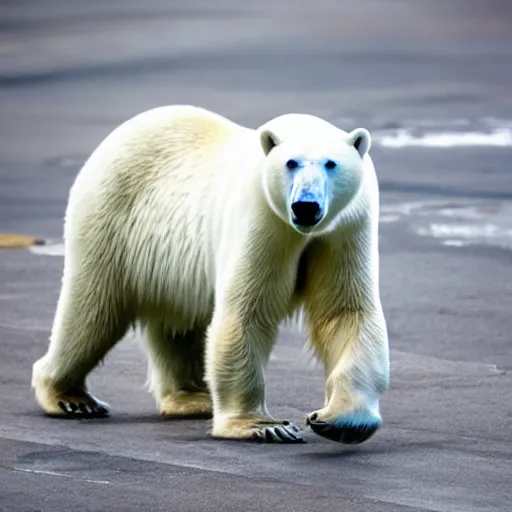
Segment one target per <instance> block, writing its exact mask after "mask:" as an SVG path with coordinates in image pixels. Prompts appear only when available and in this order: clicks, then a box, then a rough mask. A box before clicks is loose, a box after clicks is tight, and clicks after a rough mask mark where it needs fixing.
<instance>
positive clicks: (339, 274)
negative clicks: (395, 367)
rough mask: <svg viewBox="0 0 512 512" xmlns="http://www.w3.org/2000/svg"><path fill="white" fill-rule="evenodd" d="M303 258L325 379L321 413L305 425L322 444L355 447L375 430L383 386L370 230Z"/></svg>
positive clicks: (385, 373)
mask: <svg viewBox="0 0 512 512" xmlns="http://www.w3.org/2000/svg"><path fill="white" fill-rule="evenodd" d="M307 258H308V260H307V265H308V267H307V283H306V287H305V295H304V308H305V314H306V318H307V321H308V324H309V331H310V342H311V345H312V348H313V350H314V351H315V353H316V355H317V356H318V358H319V359H320V360H321V361H322V363H323V365H324V368H325V376H326V401H325V406H324V407H323V408H322V409H319V410H317V411H314V412H312V413H311V414H310V415H309V416H308V418H307V423H308V424H309V425H310V427H311V429H312V430H313V431H314V432H316V433H317V434H319V435H321V436H323V437H326V438H328V439H331V440H334V441H339V442H342V443H349V444H357V443H362V442H364V441H366V440H367V439H368V438H369V437H371V436H372V435H373V434H374V433H375V431H376V430H377V429H378V428H379V427H380V426H381V424H382V419H381V415H380V411H379V400H380V396H381V394H382V393H383V392H384V391H385V390H386V389H387V388H388V385H389V348H388V335H387V327H386V321H385V318H384V314H383V311H382V306H381V303H380V297H379V290H378V268H377V266H378V254H377V242H376V230H375V229H371V226H367V229H366V230H362V231H361V232H359V233H358V234H357V235H354V236H353V237H349V236H346V237H345V239H343V240H339V239H338V240H336V239H335V240H333V241H327V242H322V243H320V244H318V245H316V246H314V247H312V250H311V251H310V253H309V254H308V255H307Z"/></svg>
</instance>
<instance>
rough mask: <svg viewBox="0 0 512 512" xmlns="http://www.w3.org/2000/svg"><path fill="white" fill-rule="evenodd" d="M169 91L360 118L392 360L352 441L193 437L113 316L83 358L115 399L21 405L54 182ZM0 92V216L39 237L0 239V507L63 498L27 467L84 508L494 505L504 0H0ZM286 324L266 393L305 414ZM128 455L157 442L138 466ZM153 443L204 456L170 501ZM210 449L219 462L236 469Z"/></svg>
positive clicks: (504, 345) (508, 136) (48, 250)
mask: <svg viewBox="0 0 512 512" xmlns="http://www.w3.org/2000/svg"><path fill="white" fill-rule="evenodd" d="M173 103H191V104H194V105H198V106H202V107H206V108H209V109H212V110H214V111H216V112H218V113H220V114H223V115H225V116H227V117H229V118H231V119H233V120H234V121H237V122H239V123H242V124H246V125H248V126H251V127H257V126H258V125H259V124H262V123H264V122H265V121H267V120H268V119H270V118H271V117H274V116H277V115H279V114H282V113H287V112H303V113H310V114H315V115H319V116H322V117H324V118H326V119H327V120H329V121H331V122H333V123H335V124H337V125H338V126H340V127H341V128H343V129H346V130H350V129H353V128H355V127H357V126H364V127H366V128H368V129H370V130H371V132H372V135H373V141H374V142H373V147H372V150H371V154H372V157H373V160H374V162H375V165H376V169H377V174H378V177H379V180H380V187H381V218H380V222H381V233H380V236H381V239H380V245H381V291H382V301H383V304H384V309H385V313H386V316H387V319H388V328H389V333H390V345H391V355H392V371H393V373H392V388H391V390H390V392H389V393H388V394H387V395H386V398H385V399H384V401H383V415H384V420H385V428H384V429H383V430H382V432H380V433H379V434H378V435H377V436H376V437H375V438H374V440H372V442H371V443H370V444H368V445H367V446H365V447H364V448H363V449H362V452H357V451H355V452H348V453H349V455H346V454H347V452H346V451H345V452H342V450H341V449H340V447H339V446H337V445H333V444H329V443H324V442H323V441H322V440H320V439H316V438H312V439H311V442H310V443H309V444H308V445H307V447H305V448H301V449H300V450H299V451H297V450H295V451H294V450H287V451H286V452H284V451H280V452H275V451H270V450H267V451H261V448H256V449H253V448H252V447H251V448H245V447H240V446H239V445H235V446H233V445H222V444H212V443H211V442H210V441H209V439H208V438H207V436H206V434H205V432H206V427H205V425H204V423H199V424H192V425H191V424H190V423H188V424H185V423H183V422H175V423H173V424H172V425H167V424H165V425H163V424H162V423H161V422H159V421H158V420H157V419H156V420H155V419H153V417H154V414H155V412H154V405H153V403H152V399H151V397H149V395H147V393H146V392H145V391H144V390H143V389H142V384H143V382H144V373H145V363H144V361H143V358H141V356H140V352H139V351H138V348H137V347H136V340H134V339H130V340H128V341H127V342H126V343H123V344H121V345H120V346H119V347H118V348H116V350H115V351H114V352H113V354H112V355H111V356H109V358H108V360H107V363H106V365H105V367H102V368H101V369H99V370H98V371H97V372H96V373H95V374H94V375H93V377H92V382H93V384H94V389H95V390H96V391H98V394H99V395H100V398H104V399H106V400H107V401H109V402H111V405H112V406H113V414H114V415H116V417H117V418H118V420H115V418H113V419H112V421H110V420H108V422H106V423H104V424H103V425H101V424H97V423H94V424H90V425H89V426H85V425H84V424H81V423H78V424H77V423H75V424H72V425H70V423H69V422H64V423H62V422H48V420H46V419H45V418H43V417H42V416H40V415H39V413H38V410H37V407H36V405H35V402H34V400H33V397H32V394H31V391H30V388H29V383H30V371H31V365H32V362H33V361H34V360H35V359H37V358H38V357H40V356H41V355H42V354H43V353H44V352H45V350H46V344H47V340H48V335H49V331H50V328H51V322H52V319H53V314H54V311H55V304H56V300H57V296H58V291H59V285H60V278H61V271H62V264H63V259H62V245H61V236H62V227H63V226H62V222H63V215H64V211H65V207H66V201H67V194H68V191H69V187H70V186H71V183H72V181H73V179H74V177H75V175H76V173H77V172H78V170H79V169H80V167H81V165H82V164H83V162H84V160H85V159H86V158H87V156H88V155H89V154H90V153H91V152H92V151H93V150H94V148H95V147H96V146H97V145H98V144H99V143H100V142H101V140H102V139H103V138H104V137H105V136H106V135H107V134H108V133H109V132H110V131H111V130H112V129H114V128H115V127H116V126H117V125H118V124H120V123H121V122H123V121H124V120H126V119H128V118H129V117H131V116H133V115H135V114H137V113H139V112H141V111H143V110H146V109H149V108H152V107H156V106H161V105H166V104H173ZM0 113H1V118H0V232H4V233H20V234H26V235H31V236H34V237H37V238H41V239H45V240H46V241H47V245H46V246H36V247H32V248H30V250H23V251H19V250H3V251H0V376H1V377H0V384H1V388H0V394H1V396H2V405H3V407H2V408H1V409H0V454H6V455H0V463H2V464H0V466H1V465H3V466H4V467H6V468H15V467H16V468H18V469H19V468H21V469H22V470H23V471H25V470H26V471H25V473H20V472H18V473H12V472H10V471H4V472H2V471H1V470H0V489H1V488H2V482H3V483H4V484H5V485H4V487H3V488H4V489H8V490H9V492H7V491H4V494H3V496H4V499H5V500H6V501H5V502H4V503H5V504H6V505H5V508H2V507H1V506H0V509H1V510H4V509H5V510H9V511H10V510H17V511H21V510H22V508H21V506H22V505H23V506H25V507H26V508H23V510H25V509H26V510H33V508H30V507H31V506H33V507H36V506H37V507H39V505H40V504H41V503H44V507H48V510H50V509H51V510H53V511H55V510H68V509H67V508H66V503H62V502H59V501H58V500H57V497H56V496H52V495H49V494H48V491H47V489H49V488H52V489H60V487H59V486H60V485H61V484H60V483H59V482H60V480H59V479H58V478H57V477H55V478H54V479H53V480H52V479H51V477H49V476H47V477H45V478H49V479H50V480H48V481H47V480H44V478H43V476H37V477H36V476H34V475H39V474H40V473H37V471H42V472H44V471H50V472H57V473H58V472H59V471H60V472H61V473H63V474H67V473H69V472H70V471H71V474H72V475H75V477H73V478H75V480H74V481H73V483H74V484H75V493H76V494H75V498H74V499H75V504H82V505H84V504H87V503H88V501H87V500H88V498H90V497H91V496H96V497H97V499H98V502H97V504H96V506H97V508H94V507H93V508H91V510H93V509H94V510H107V509H108V510H118V509H119V510H132V509H131V508H130V507H132V506H133V507H135V508H134V510H141V508H136V507H140V506H142V507H144V506H146V505H147V506H149V505H148V504H149V503H151V504H152V505H151V507H152V508H151V510H160V508H159V507H160V506H163V505H161V504H162V503H166V504H168V505H175V506H176V505H179V504H180V503H181V502H180V501H179V500H181V499H183V500H184V502H183V503H181V505H180V506H181V508H179V509H180V510H187V509H188V508H187V507H189V506H190V507H192V508H191V510H210V508H208V507H212V508H211V510H220V509H223V510H231V509H230V508H229V506H227V505H226V503H231V504H232V506H233V507H234V508H233V510H240V508H237V507H245V509H246V510H249V509H251V508H250V506H249V508H247V507H248V503H249V504H251V503H252V504H253V503H255V501H254V500H256V502H257V503H258V504H259V505H258V507H259V508H258V510H266V509H267V508H268V509H269V510H270V509H273V510H275V509H276V507H277V509H278V510H285V508H279V503H281V504H282V503H285V502H286V503H287V504H288V505H289V506H290V507H292V505H293V504H294V505H293V507H292V508H290V510H302V509H303V508H304V509H308V510H310V509H311V508H312V507H313V506H315V507H316V506H318V505H319V504H323V505H325V506H327V505H328V506H330V507H331V508H332V507H335V510H340V507H342V506H343V507H344V508H343V509H344V510H373V511H380V510H390V511H391V510H392V511H394V512H395V511H401V510H404V511H409V512H410V511H411V510H417V508H416V507H418V509H421V510H439V511H446V512H456V511H463V512H470V511H485V512H492V511H500V512H504V511H505V510H508V508H507V507H508V506H509V504H510V502H509V501H507V500H508V499H509V498H510V478H511V476H512V475H511V473H512V472H511V470H510V465H509V462H510V458H511V457H512V451H511V450H512V448H511V446H512V437H511V432H512V425H511V419H512V416H511V412H510V411H511V410H512V397H511V395H510V386H511V385H512V379H511V377H510V369H512V350H511V348H512V342H511V338H510V333H511V332H512V320H511V317H510V306H511V299H510V297H511V292H512V271H511V263H512V261H511V253H510V250H511V249H512V177H511V172H512V169H511V163H510V162H511V156H512V2H510V1H509V0H488V1H483V0H430V1H428V2H427V1H426V0H358V1H336V0H315V1H314V2H299V1H295V2H294V1H292V0H273V1H271V0H259V1H258V2H249V1H243V0H239V1H235V0H215V1H207V0H181V1H178V0H165V1H164V0H146V1H135V0H115V1H114V0H101V1H100V0H88V1H85V0H74V1H72V2H70V1H64V0H39V1H35V0H32V1H30V0H2V1H1V2H0ZM301 345H302V338H301V337H300V336H298V335H297V334H295V333H292V332H290V331H287V330H283V332H282V335H281V337H280V340H279V343H278V347H277V349H276V353H275V357H274V358H273V360H272V361H271V365H270V369H269V386H270V388H269V403H270V405H271V407H272V408H273V409H275V410H277V411H278V412H279V414H288V415H289V417H290V419H293V420H295V421H298V422H300V423H301V424H303V419H304V417H305V414H306V413H307V412H309V411H310V410H313V409H315V408H317V407H318V405H319V403H320V402H321V401H322V400H323V383H322V372H321V370H320V369H318V368H314V367H311V366H310V365H309V363H308V362H307V358H306V357H305V356H304V354H303V351H302V348H301ZM113 375H114V376H115V377H113ZM119 418H120V419H119ZM142 440H143V441H142ZM162 442H163V443H164V447H162V444H161V443H162ZM2 443H3V444H2ZM31 443H35V444H31ZM49 446H59V447H61V448H59V449H60V450H61V451H58V452H57V453H56V452H55V450H53V449H50V448H48V447H49ZM2 447H3V448H4V449H3V450H2ZM52 450H53V451H52ZM75 450H82V452H80V453H82V455H80V454H79V453H78V452H76V451H75ZM304 450H305V451H304ZM339 452H342V453H345V458H343V459H340V458H339V457H338V454H339ZM48 453H50V455H48ZM83 453H87V454H88V455H83ZM92 453H93V454H94V456H93V455H91V454H92ZM27 454H28V455H27ZM34 454H35V455H34ZM98 454H101V456H100V455H98ZM220 454H222V455H220ZM294 454H295V455H294ZM114 456H115V457H124V458H123V459H122V462H116V463H115V464H118V463H119V464H120V465H122V466H123V467H125V476H124V477H123V478H125V480H122V478H121V477H120V476H113V473H112V471H110V470H109V469H108V468H110V469H111V468H112V467H113V466H112V465H113V464H114V462H112V460H113V459H109V458H108V457H114ZM2 457H4V459H5V460H4V459H2ZM87 457H89V458H87ZM126 457H128V458H129V460H131V461H132V462H129V460H128V459H127V458H126ZM115 460H118V459H115ZM119 460H121V459H119ZM133 460H144V461H153V462H155V463H156V462H158V463H159V464H161V466H150V467H149V469H148V467H146V466H144V471H142V469H141V468H142V466H137V465H136V464H135V463H134V462H133ZM169 461H172V463H173V464H177V465H178V467H179V471H181V472H184V473H183V474H185V473H186V474H187V475H188V473H187V471H189V470H188V469H184V468H187V467H189V466H191V465H192V466H194V467H196V469H197V468H202V469H197V471H202V470H205V471H206V473H205V474H203V473H201V475H200V476H201V482H203V483H202V484H201V485H203V490H204V493H206V494H205V495H204V496H207V497H208V499H205V500H204V502H201V504H198V503H196V504H195V505H192V504H190V502H189V501H187V494H186V493H187V492H188V491H187V489H189V488H188V487H187V485H189V486H190V485H192V484H190V482H193V481H194V480H193V478H192V477H190V478H189V479H188V480H186V482H185V483H184V482H181V485H182V487H180V488H181V489H182V490H181V491H177V490H176V491H173V493H171V494H168V493H167V494H166V490H165V489H166V486H165V485H160V484H158V482H159V480H158V478H160V477H161V475H163V474H165V475H168V474H170V473H168V472H171V473H172V471H173V470H172V468H171V466H169V465H168V463H169ZM507 461H508V464H507ZM115 464H114V465H115ZM133 464H135V466H134V465H133ZM141 464H142V463H141ZM116 467H117V466H116ZM283 467H286V468H289V472H287V473H286V474H283V470H282V468H283ZM70 468H71V469H70ZM84 468H85V469H84ZM170 468H171V469H170ZM340 468H345V469H344V473H343V478H340V473H339V472H340V471H341V469H340ZM21 469H20V471H21ZM78 469H80V471H81V472H79V473H73V471H78ZM31 471H32V472H35V473H30V472H31ZM84 471H85V472H86V473H87V474H89V475H91V474H93V475H94V474H96V473H95V472H102V471H103V472H102V473H101V475H103V476H102V477H101V478H99V477H98V478H99V479H100V480H101V479H104V480H106V481H109V482H111V483H112V482H114V483H115V482H117V484H119V485H123V486H126V485H128V483H130V482H133V481H137V482H139V483H140V485H143V487H144V492H142V491H141V490H140V489H139V490H137V489H136V488H135V489H134V488H130V489H131V490H128V488H127V487H123V492H120V491H119V489H117V488H116V487H115V486H111V487H108V486H107V487H108V488H107V487H105V488H104V489H103V490H102V491H101V492H100V491H98V490H97V488H96V487H94V486H92V487H90V488H85V487H83V481H82V480H80V478H81V477H77V476H76V475H77V474H80V475H82V474H83V472H84ZM147 471H150V474H152V475H153V477H154V480H150V479H149V480H148V478H149V477H143V476H141V473H143V472H147ZM208 471H210V473H208ZM211 471H218V472H220V473H219V474H223V473H229V474H230V475H231V474H236V475H237V478H241V479H242V480H240V481H238V480H237V482H239V483H240V486H244V488H246V489H247V493H246V494H243V495H242V494H236V493H235V492H234V491H233V486H232V484H231V483H230V482H231V480H229V481H228V480H224V479H223V478H221V477H220V476H217V477H215V478H212V476H211V475H212V473H211ZM114 473H115V472H114ZM29 474H30V475H32V476H30V477H29V476H27V475H29ZM173 474H174V473H173ZM180 474H182V473H180ZM215 474H217V473H215ZM23 475H25V476H23ZM101 475H100V476H101ZM126 475H132V476H133V475H136V477H135V476H133V478H134V479H135V480H130V479H129V477H128V476H126ZM155 475H160V477H158V478H157V476H155ZM205 475H206V476H205ZM68 476H69V475H68ZM189 476H190V475H189ZM248 476H250V477H251V479H252V480H251V479H248V478H246V477H248ZM270 476H272V477H275V478H277V479H279V482H280V483H279V485H277V484H276V487H272V485H271V486H270V487H269V488H266V487H261V485H260V483H258V482H259V480H257V478H260V477H261V478H268V477H270ZM29 478H30V479H29ZM77 478H78V480H77ZM91 478H92V477H91ZM116 478H117V479H118V480H116ZM126 478H127V479H128V480H126ZM130 478H132V477H130ZM144 478H146V480H144ZM169 478H170V477H169ZM255 478H256V480H254V479H255ZM27 479H29V480H27ZM137 479H139V480H137ZM155 482H156V483H155ZM187 482H189V483H187ZM68 484H69V482H68ZM157 484H158V485H157ZM27 485H30V486H31V493H28V494H27V492H25V489H26V487H27ZM62 485H64V484H62ZM269 485H270V484H269ZM311 485H313V486H316V487H315V489H320V491H313V490H311V488H309V487H308V486H311ZM152 486H153V487H152ZM240 486H239V487H238V488H239V489H240V488H241V487H240ZM304 486H306V487H304ZM234 488H235V489H236V488H237V486H236V485H235V486H234ZM109 489H110V490H109ZM321 489H324V490H323V491H322V490H321ZM62 490H63V492H67V490H68V488H63V489H62ZM149 490H151V492H149ZM324 491H325V493H326V494H325V493H324V494H322V493H323V492H324ZM180 492H181V493H182V494H180ZM101 493H103V494H101ZM318 493H320V494H318ZM148 494H149V495H150V496H151V498H148ZM121 496H123V497H122V498H121ZM236 496H238V497H236ZM347 496H348V498H347ZM1 500H2V491H0V504H2V501H1ZM109 500H111V501H109ZM123 500H124V501H123ZM147 500H150V501H147ZM151 500H154V501H151ZM173 500H174V501H173ZM176 500H177V501H176ZM230 500H231V501H230ZM237 500H238V501H237ZM244 500H246V501H244ZM258 500H259V501H258ZM294 500H295V501H294ZM331 500H332V501H331ZM184 503H185V504H184ZM186 503H189V504H188V505H187V504H186ZM506 503H508V505H506ZM107 504H108V507H107V508H102V507H106V506H107ZM40 506H43V505H40ZM84 506H85V505H84ZM230 506H231V505H230ZM16 507H17V508H16ZM116 507H118V508H116ZM194 507H195V508H194ZM219 507H224V508H219ZM301 507H303V508H301ZM351 507H353V508H351ZM358 507H359V508H358ZM37 509H38V510H39V508H37ZM34 510H35V509H34ZM40 510H47V508H41V509H40ZM84 510H89V509H88V508H84ZM162 510H167V509H166V508H162ZM251 510H252V509H251Z"/></svg>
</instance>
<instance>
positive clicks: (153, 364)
mask: <svg viewBox="0 0 512 512" xmlns="http://www.w3.org/2000/svg"><path fill="white" fill-rule="evenodd" d="M146 344H147V348H148V350H149V375H148V383H149V389H150V390H151V391H152V393H153V395H154V396H155V399H156V401H157V404H158V407H159V410H160V414H161V415H162V416H171V417H208V418H209V417H211V415H212V402H211V397H210V393H209V391H208V387H207V385H206V382H205V381H204V346H205V345H204V344H205V331H204V329H196V330H193V331H188V332H185V333H174V334H173V333H172V332H171V331H170V330H169V329H167V328H166V326H165V324H164V323H163V322H162V323H159V322H151V323H149V325H148V326H147V332H146Z"/></svg>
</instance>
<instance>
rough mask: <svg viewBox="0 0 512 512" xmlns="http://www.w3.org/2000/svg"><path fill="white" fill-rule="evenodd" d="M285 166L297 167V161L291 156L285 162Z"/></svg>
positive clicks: (289, 167)
mask: <svg viewBox="0 0 512 512" xmlns="http://www.w3.org/2000/svg"><path fill="white" fill-rule="evenodd" d="M286 167H288V169H296V168H297V167H299V162H297V160H294V159H293V158H292V159H291V160H288V162H286Z"/></svg>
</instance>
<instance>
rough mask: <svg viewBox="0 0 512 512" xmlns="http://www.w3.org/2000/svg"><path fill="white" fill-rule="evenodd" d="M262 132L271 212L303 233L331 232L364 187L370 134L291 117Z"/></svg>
mask: <svg viewBox="0 0 512 512" xmlns="http://www.w3.org/2000/svg"><path fill="white" fill-rule="evenodd" d="M258 133H259V136H260V142H261V146H262V148H263V152H264V154H265V157H266V158H265V163H264V169H263V187H264V190H265V194H266V197H267V200H268V202H269V204H270V206H271V208H272V209H273V210H274V212H275V213H276V214H277V215H278V216H279V217H281V218H282V219H283V220H284V221H285V222H287V223H289V224H290V225H291V226H292V227H293V228H294V229H295V230H297V231H298V232H300V233H303V234H307V233H322V232H324V231H326V230H328V229H329V226H332V223H333V221H335V219H337V218H339V216H340V213H341V212H342V211H343V210H344V209H345V208H346V207H347V205H348V204H349V203H350V202H351V200H352V199H353V198H354V196H355V195H356V194H357V192H358V190H359V188H360V186H361V182H362V178H363V172H364V165H363V160H364V157H365V155H366V154H367V153H368V151H369V149H370V145H371V137H370V133H369V132H368V130H366V129H364V128H356V129H355V130H353V131H351V132H350V133H347V132H344V131H342V130H340V129H339V128H337V127H335V126H334V125H332V124H330V123H328V122H327V121H324V120H323V119H320V118H318V117H315V116H310V115H305V114H287V115H283V116H280V117H277V118H275V119H273V120H271V121H269V122H268V123H266V124H264V125H263V126H262V127H260V129H259V130H258Z"/></svg>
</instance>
